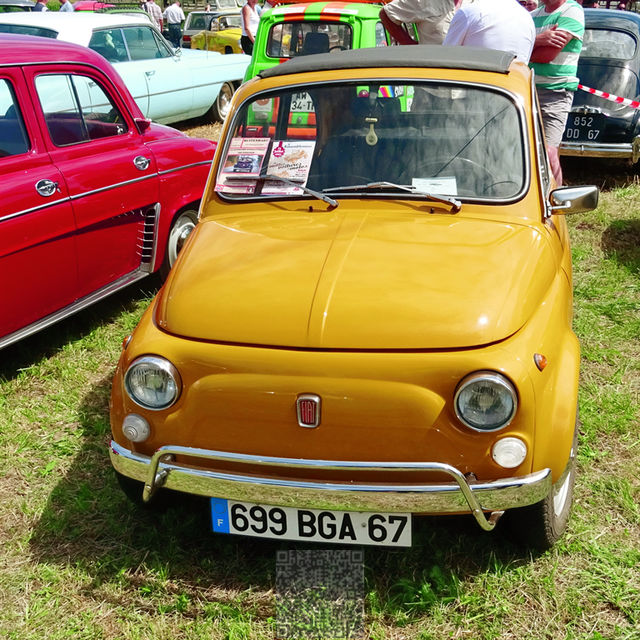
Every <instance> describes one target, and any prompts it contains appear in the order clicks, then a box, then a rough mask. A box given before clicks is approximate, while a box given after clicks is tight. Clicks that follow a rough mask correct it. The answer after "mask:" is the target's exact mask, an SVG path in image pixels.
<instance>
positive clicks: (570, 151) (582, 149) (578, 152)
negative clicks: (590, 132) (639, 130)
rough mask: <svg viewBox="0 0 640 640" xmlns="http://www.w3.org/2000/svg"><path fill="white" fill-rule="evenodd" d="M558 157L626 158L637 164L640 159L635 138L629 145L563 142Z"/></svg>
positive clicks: (638, 143) (639, 146)
mask: <svg viewBox="0 0 640 640" xmlns="http://www.w3.org/2000/svg"><path fill="white" fill-rule="evenodd" d="M560 155H562V156H585V157H589V158H628V159H629V160H631V162H637V161H638V159H639V158H640V138H635V139H634V140H633V143H631V144H629V143H620V144H613V143H611V144H603V143H598V142H566V141H564V140H563V141H562V142H561V143H560Z"/></svg>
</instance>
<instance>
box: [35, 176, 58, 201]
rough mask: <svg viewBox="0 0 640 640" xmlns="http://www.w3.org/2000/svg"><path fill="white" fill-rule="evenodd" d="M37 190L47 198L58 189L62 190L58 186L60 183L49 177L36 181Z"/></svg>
mask: <svg viewBox="0 0 640 640" xmlns="http://www.w3.org/2000/svg"><path fill="white" fill-rule="evenodd" d="M35 186H36V191H37V192H38V193H39V194H40V195H41V196H44V197H45V198H48V197H49V196H52V195H53V194H54V193H55V192H56V191H58V192H59V191H60V188H59V187H58V183H57V182H54V181H53V180H49V179H48V178H44V179H43V180H38V182H36V185H35Z"/></svg>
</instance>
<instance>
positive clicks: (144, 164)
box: [133, 156, 151, 171]
mask: <svg viewBox="0 0 640 640" xmlns="http://www.w3.org/2000/svg"><path fill="white" fill-rule="evenodd" d="M133 164H134V165H135V166H136V169H140V171H146V170H147V169H148V168H149V165H150V164H151V160H149V158H145V157H144V156H136V157H135V158H134V159H133Z"/></svg>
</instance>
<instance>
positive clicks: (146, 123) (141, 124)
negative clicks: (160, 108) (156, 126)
mask: <svg viewBox="0 0 640 640" xmlns="http://www.w3.org/2000/svg"><path fill="white" fill-rule="evenodd" d="M134 122H135V123H136V128H137V129H138V133H140V134H143V133H144V132H145V131H146V130H147V129H148V128H149V127H150V126H151V120H149V118H135V119H134Z"/></svg>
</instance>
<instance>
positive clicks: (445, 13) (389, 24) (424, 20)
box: [380, 0, 461, 44]
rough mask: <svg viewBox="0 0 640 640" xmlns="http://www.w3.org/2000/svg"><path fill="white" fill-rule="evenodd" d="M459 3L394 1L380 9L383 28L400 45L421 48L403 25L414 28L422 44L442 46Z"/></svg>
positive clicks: (456, 1)
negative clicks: (412, 45) (413, 45)
mask: <svg viewBox="0 0 640 640" xmlns="http://www.w3.org/2000/svg"><path fill="white" fill-rule="evenodd" d="M459 4H461V1H460V0H455V1H454V0H392V1H391V2H389V3H388V4H385V5H384V7H382V9H380V20H381V21H382V24H383V26H384V28H385V29H386V30H387V31H388V32H389V34H390V35H391V37H392V38H393V39H394V40H395V41H396V42H397V43H398V44H418V42H416V41H415V40H414V39H413V38H412V37H411V36H410V35H409V34H408V33H407V31H405V29H404V28H403V27H402V26H401V25H404V24H406V25H411V24H415V25H416V29H417V31H418V40H419V44H442V41H443V40H444V37H445V35H446V34H447V31H448V29H449V24H450V23H451V19H452V18H453V14H454V11H455V8H456V6H458V5H459Z"/></svg>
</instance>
